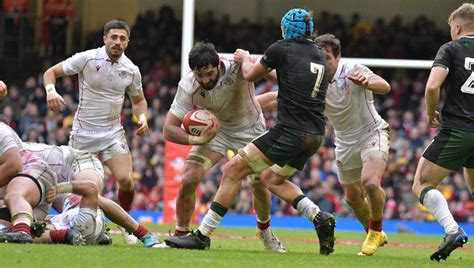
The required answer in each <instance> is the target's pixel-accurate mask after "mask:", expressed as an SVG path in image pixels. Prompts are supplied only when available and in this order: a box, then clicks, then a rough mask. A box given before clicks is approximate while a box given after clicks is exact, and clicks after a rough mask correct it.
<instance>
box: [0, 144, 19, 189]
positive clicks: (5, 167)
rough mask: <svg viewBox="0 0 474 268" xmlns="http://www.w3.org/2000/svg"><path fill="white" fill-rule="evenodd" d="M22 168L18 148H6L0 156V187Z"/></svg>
mask: <svg viewBox="0 0 474 268" xmlns="http://www.w3.org/2000/svg"><path fill="white" fill-rule="evenodd" d="M22 170H23V164H22V162H21V157H20V153H19V152H18V148H16V147H14V148H10V149H8V150H7V151H6V152H5V153H4V154H3V155H2V157H1V158H0V187H3V186H5V185H7V184H8V183H9V182H10V179H11V178H12V177H13V176H15V175H16V174H18V173H20V172H21V171H22Z"/></svg>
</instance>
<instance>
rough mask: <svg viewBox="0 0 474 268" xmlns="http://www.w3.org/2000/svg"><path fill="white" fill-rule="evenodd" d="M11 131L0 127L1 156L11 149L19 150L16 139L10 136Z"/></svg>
mask: <svg viewBox="0 0 474 268" xmlns="http://www.w3.org/2000/svg"><path fill="white" fill-rule="evenodd" d="M10 133H11V131H10V130H9V129H8V128H7V127H5V126H3V125H2V126H0V156H3V154H4V153H5V152H6V151H8V150H10V149H11V148H18V145H17V144H16V142H15V139H14V138H13V137H12V136H11V135H10Z"/></svg>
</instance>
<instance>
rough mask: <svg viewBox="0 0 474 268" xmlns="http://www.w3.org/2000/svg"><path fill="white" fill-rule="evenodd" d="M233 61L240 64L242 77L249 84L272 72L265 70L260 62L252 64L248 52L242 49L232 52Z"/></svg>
mask: <svg viewBox="0 0 474 268" xmlns="http://www.w3.org/2000/svg"><path fill="white" fill-rule="evenodd" d="M234 60H235V62H237V63H240V65H241V67H240V68H241V70H242V76H243V77H244V79H245V80H247V81H249V82H255V81H257V80H259V79H261V78H263V77H264V76H266V75H268V73H270V72H271V71H272V70H271V69H268V68H265V66H263V65H262V64H261V63H260V61H259V62H256V63H252V60H251V58H250V54H249V52H248V51H245V50H242V49H237V50H236V51H235V52H234Z"/></svg>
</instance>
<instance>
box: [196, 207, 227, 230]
mask: <svg viewBox="0 0 474 268" xmlns="http://www.w3.org/2000/svg"><path fill="white" fill-rule="evenodd" d="M221 220H222V217H221V216H220V215H219V214H217V213H216V212H214V211H213V210H212V209H209V211H208V212H207V213H206V216H204V218H203V219H202V222H201V225H199V228H198V230H199V232H201V234H203V235H205V236H210V235H211V234H212V232H213V231H214V230H215V229H216V228H217V227H218V226H219V224H220V223H221Z"/></svg>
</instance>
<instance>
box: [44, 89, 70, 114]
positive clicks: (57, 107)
mask: <svg viewBox="0 0 474 268" xmlns="http://www.w3.org/2000/svg"><path fill="white" fill-rule="evenodd" d="M46 101H47V102H48V108H49V109H50V110H51V111H53V112H55V113H58V112H61V111H63V110H64V108H65V107H66V105H67V103H66V101H65V100H64V99H63V97H61V95H59V94H58V93H56V92H52V93H49V94H47V95H46Z"/></svg>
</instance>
